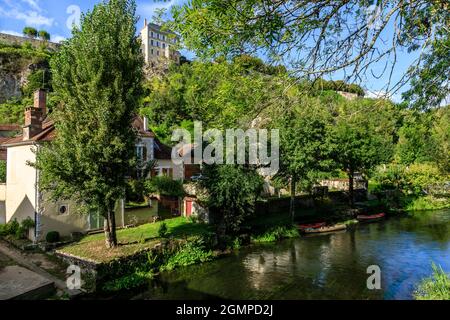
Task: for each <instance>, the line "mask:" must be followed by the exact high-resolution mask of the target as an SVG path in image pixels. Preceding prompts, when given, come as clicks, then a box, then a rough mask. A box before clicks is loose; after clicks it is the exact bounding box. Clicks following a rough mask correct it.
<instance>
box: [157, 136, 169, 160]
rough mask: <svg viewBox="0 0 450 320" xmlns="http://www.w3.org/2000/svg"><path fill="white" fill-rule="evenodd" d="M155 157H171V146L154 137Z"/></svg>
mask: <svg viewBox="0 0 450 320" xmlns="http://www.w3.org/2000/svg"><path fill="white" fill-rule="evenodd" d="M155 159H160V160H170V159H172V148H171V147H169V146H168V145H165V144H164V143H162V142H161V141H159V140H158V139H157V138H155Z"/></svg>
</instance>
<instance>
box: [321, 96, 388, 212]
mask: <svg viewBox="0 0 450 320" xmlns="http://www.w3.org/2000/svg"><path fill="white" fill-rule="evenodd" d="M336 112H337V115H336V117H335V119H334V125H333V126H332V127H331V131H330V134H329V138H330V139H331V142H330V143H331V144H332V145H333V148H334V151H333V158H334V159H335V161H336V162H337V163H338V165H339V166H340V168H341V169H342V170H344V171H345V172H346V173H347V175H348V181H349V200H350V205H351V206H353V205H354V186H353V184H354V183H353V182H354V178H355V173H357V172H359V173H363V174H364V173H365V174H366V175H367V174H368V173H369V171H370V170H371V169H373V168H375V166H377V165H378V164H381V163H389V162H390V161H391V160H392V157H393V154H394V142H395V140H396V137H395V124H396V122H397V120H396V117H395V114H396V107H395V106H394V105H393V104H392V103H390V102H388V101H383V100H372V99H359V100H356V101H346V102H345V103H344V104H342V105H341V106H340V108H339V109H337V110H336Z"/></svg>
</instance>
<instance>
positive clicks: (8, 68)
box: [0, 53, 48, 103]
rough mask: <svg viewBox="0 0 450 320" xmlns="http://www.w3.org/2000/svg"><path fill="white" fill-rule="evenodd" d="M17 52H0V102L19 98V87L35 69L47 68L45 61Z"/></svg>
mask: <svg viewBox="0 0 450 320" xmlns="http://www.w3.org/2000/svg"><path fill="white" fill-rule="evenodd" d="M33 60H34V59H32V58H27V57H23V56H21V55H18V54H9V53H0V103H4V102H5V101H7V100H9V99H11V98H21V96H22V91H21V89H22V88H23V87H24V86H26V84H27V78H28V76H29V75H30V74H31V73H32V72H33V71H35V70H39V69H48V63H47V62H45V61H44V62H42V61H41V62H35V61H33Z"/></svg>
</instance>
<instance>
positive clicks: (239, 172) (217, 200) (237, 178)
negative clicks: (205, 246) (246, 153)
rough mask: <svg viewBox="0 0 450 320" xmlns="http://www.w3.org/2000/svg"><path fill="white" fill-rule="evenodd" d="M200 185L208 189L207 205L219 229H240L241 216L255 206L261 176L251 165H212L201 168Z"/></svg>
mask: <svg viewBox="0 0 450 320" xmlns="http://www.w3.org/2000/svg"><path fill="white" fill-rule="evenodd" d="M204 175H205V179H203V180H201V181H200V185H201V186H202V187H203V188H205V190H207V193H208V199H207V200H206V205H207V206H208V207H209V209H210V213H212V214H213V215H214V220H216V221H217V224H218V225H219V229H220V230H219V231H220V233H234V232H236V231H238V230H239V227H240V225H241V223H242V222H243V221H244V218H245V217H247V216H249V215H251V214H252V213H253V212H254V209H255V202H256V199H257V198H258V197H259V195H260V193H261V191H262V187H263V180H262V178H261V176H259V175H258V173H257V172H256V171H255V169H254V168H246V167H241V166H234V165H211V166H205V168H204Z"/></svg>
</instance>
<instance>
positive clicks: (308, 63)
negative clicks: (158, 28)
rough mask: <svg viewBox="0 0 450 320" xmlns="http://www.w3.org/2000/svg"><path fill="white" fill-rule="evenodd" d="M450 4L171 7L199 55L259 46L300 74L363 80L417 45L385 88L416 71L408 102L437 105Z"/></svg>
mask: <svg viewBox="0 0 450 320" xmlns="http://www.w3.org/2000/svg"><path fill="white" fill-rule="evenodd" d="M449 6H450V5H449V2H448V1H447V0H407V1H404V0H395V1H391V0H375V1H374V0H363V1H361V0H348V1H329V0H317V1H290V0H277V1H273V0H254V1H247V0H206V1H205V0H193V1H191V2H189V3H188V4H185V5H182V6H176V7H174V8H173V11H172V15H173V21H172V22H171V28H172V29H174V30H176V31H178V32H179V33H180V34H181V35H182V37H183V41H184V45H185V46H186V47H187V48H188V49H190V50H193V51H195V52H196V54H197V55H198V56H199V57H203V58H211V57H212V58H214V57H217V56H221V55H225V56H227V57H228V58H232V57H233V56H235V55H237V54H239V55H240V54H242V53H253V52H260V53H261V54H262V55H263V56H265V57H267V59H268V60H269V61H276V62H279V61H283V62H286V63H289V64H290V67H292V71H293V73H294V74H296V75H297V76H298V77H302V78H320V77H322V76H324V75H327V74H328V75H330V74H333V73H334V72H336V71H341V72H343V73H345V79H346V80H347V81H351V82H353V81H361V79H363V78H364V75H365V74H367V73H369V74H370V72H372V71H373V72H376V70H375V68H372V66H374V65H375V64H377V63H380V62H381V63H385V64H386V70H385V72H387V74H388V75H389V73H392V71H394V69H395V66H396V62H397V60H398V59H397V58H398V57H397V53H398V52H399V51H400V49H406V50H409V51H415V52H417V55H418V56H419V58H418V59H417V60H415V61H412V62H411V64H410V66H411V68H410V69H409V70H408V72H407V74H405V75H404V77H403V78H402V79H401V80H400V81H399V82H398V83H391V81H390V80H389V83H388V84H386V86H385V89H386V91H388V92H389V91H396V90H398V88H399V86H401V85H403V84H405V83H406V82H407V80H409V79H410V78H413V79H417V81H416V82H414V81H413V82H412V84H413V86H412V91H413V92H414V93H415V95H416V97H419V98H420V99H417V98H416V97H413V99H412V100H411V103H415V101H417V100H420V101H419V102H425V101H427V99H428V101H429V103H428V105H427V106H437V105H439V103H440V101H442V98H445V96H446V95H448V93H449V90H450V89H449V87H448V81H449V78H448V77H449V76H448V75H449V74H450V64H449V63H448V58H447V57H448V55H449V50H450V49H449V48H450V47H449V46H448V41H449V21H450V18H449V17H450V7H449ZM430 72H431V74H435V75H436V76H437V77H435V78H433V77H432V76H429V75H430ZM377 76H379V74H378V72H377ZM388 78H389V79H391V77H390V76H389V77H388ZM435 93H438V94H437V95H436V96H434V94H435ZM445 93H446V94H445ZM419 106H420V105H419Z"/></svg>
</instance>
